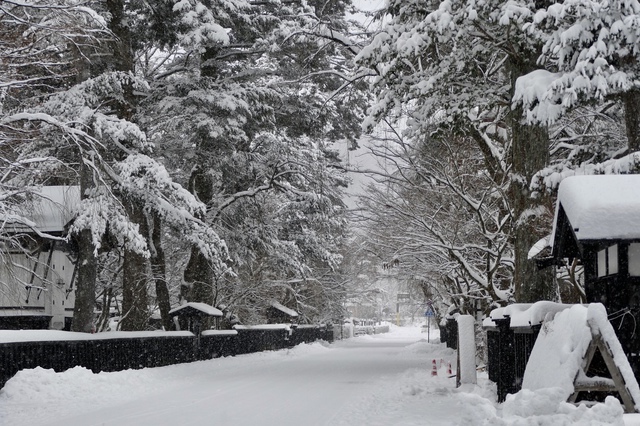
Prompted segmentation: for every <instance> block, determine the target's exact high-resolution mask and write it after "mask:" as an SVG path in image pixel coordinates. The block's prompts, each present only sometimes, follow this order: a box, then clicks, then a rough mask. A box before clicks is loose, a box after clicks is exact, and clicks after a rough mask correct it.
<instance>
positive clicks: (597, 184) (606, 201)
mask: <svg viewBox="0 0 640 426" xmlns="http://www.w3.org/2000/svg"><path fill="white" fill-rule="evenodd" d="M638 188H640V175H591V176H571V177H568V178H566V179H563V180H562V182H561V183H560V186H559V188H558V207H557V208H556V217H555V220H554V226H553V233H552V235H555V233H556V231H555V230H556V227H557V222H558V212H559V210H560V209H559V207H560V206H562V209H563V210H564V213H565V215H566V216H567V218H568V219H569V222H570V223H571V225H572V227H573V231H574V233H575V236H576V238H577V239H578V240H598V239H616V238H624V239H633V238H640V213H639V212H640V190H638ZM551 244H552V245H553V241H551Z"/></svg>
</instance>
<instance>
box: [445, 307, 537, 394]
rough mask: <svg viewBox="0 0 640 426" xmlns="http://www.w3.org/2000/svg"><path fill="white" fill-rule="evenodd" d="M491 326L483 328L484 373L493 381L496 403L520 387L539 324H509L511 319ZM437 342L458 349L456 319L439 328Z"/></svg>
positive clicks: (497, 321) (506, 318)
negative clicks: (485, 334)
mask: <svg viewBox="0 0 640 426" xmlns="http://www.w3.org/2000/svg"><path fill="white" fill-rule="evenodd" d="M493 322H494V323H495V327H491V328H486V331H487V373H488V376H489V380H491V381H492V382H495V383H496V387H497V391H498V402H504V400H505V399H506V397H507V395H508V394H510V393H516V392H518V391H519V390H520V389H521V388H522V379H523V378H524V371H525V369H526V368H527V362H528V361H529V356H530V355H531V351H532V350H533V345H534V344H535V342H536V338H537V337H538V333H539V332H540V328H541V326H540V325H536V326H532V327H511V319H510V318H509V317H508V316H505V317H504V318H503V319H495V320H493ZM440 341H441V342H443V343H445V344H446V345H447V347H448V348H452V349H457V348H458V322H457V321H456V319H455V318H449V319H447V321H446V323H445V324H443V325H442V326H441V327H440Z"/></svg>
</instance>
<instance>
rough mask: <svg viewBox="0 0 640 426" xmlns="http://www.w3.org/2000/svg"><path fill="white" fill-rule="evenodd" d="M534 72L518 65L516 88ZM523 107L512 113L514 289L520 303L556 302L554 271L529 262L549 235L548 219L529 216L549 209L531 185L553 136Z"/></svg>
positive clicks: (544, 161)
mask: <svg viewBox="0 0 640 426" xmlns="http://www.w3.org/2000/svg"><path fill="white" fill-rule="evenodd" d="M529 71H530V69H527V67H523V66H517V65H514V66H513V68H512V81H513V85H512V87H515V80H516V79H517V77H519V76H522V75H524V74H526V73H527V72H529ZM522 116H523V111H522V108H521V107H518V108H515V109H513V110H512V111H511V123H510V124H511V130H512V146H511V164H512V172H511V175H512V182H511V193H510V198H511V203H512V204H511V206H512V211H513V219H514V221H515V222H514V228H513V247H514V258H515V259H514V262H515V265H514V286H515V299H516V301H517V302H518V303H533V302H536V301H538V300H556V299H557V295H558V292H557V288H556V284H555V279H554V274H553V268H546V269H542V270H539V269H538V268H537V266H536V265H535V262H533V261H532V260H530V259H528V255H529V250H530V249H531V247H532V246H533V245H534V244H535V243H536V242H537V241H538V240H540V239H541V238H542V237H544V236H545V234H546V233H547V228H548V226H547V225H546V224H545V219H546V217H544V216H543V217H540V215H539V214H534V215H529V213H531V212H532V211H533V209H535V208H536V207H541V206H542V207H544V208H546V209H548V205H549V204H550V202H549V199H548V197H547V196H545V195H544V194H540V196H539V197H538V198H536V199H534V198H532V197H531V193H530V191H529V185H530V183H531V179H532V178H533V175H534V174H535V173H536V172H537V171H539V170H541V169H542V168H544V167H545V166H546V165H547V164H548V163H549V133H548V130H547V127H546V126H541V125H528V124H524V123H523V120H522Z"/></svg>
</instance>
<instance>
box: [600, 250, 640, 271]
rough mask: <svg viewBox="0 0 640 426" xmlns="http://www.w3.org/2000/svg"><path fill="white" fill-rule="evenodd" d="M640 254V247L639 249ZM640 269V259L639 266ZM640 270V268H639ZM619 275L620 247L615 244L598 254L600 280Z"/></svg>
mask: <svg viewBox="0 0 640 426" xmlns="http://www.w3.org/2000/svg"><path fill="white" fill-rule="evenodd" d="M639 254H640V247H639ZM638 266H639V267H640V258H639V265H638ZM639 269H640V268H639ZM617 273H618V245H617V244H614V245H612V246H609V247H607V248H605V249H602V250H600V251H599V252H598V278H600V277H604V276H606V275H613V274H617Z"/></svg>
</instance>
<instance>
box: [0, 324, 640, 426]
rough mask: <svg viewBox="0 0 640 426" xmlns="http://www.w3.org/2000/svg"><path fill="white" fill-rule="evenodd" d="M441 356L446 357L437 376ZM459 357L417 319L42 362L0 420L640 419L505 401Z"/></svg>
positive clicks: (613, 411) (525, 395)
mask: <svg viewBox="0 0 640 426" xmlns="http://www.w3.org/2000/svg"><path fill="white" fill-rule="evenodd" d="M434 334H436V337H437V332H432V334H431V336H432V342H433V336H434ZM436 342H437V340H436ZM433 359H436V361H437V364H438V366H440V365H441V360H442V366H441V367H440V368H439V370H438V376H432V375H431V367H432V360H433ZM449 361H451V362H452V364H453V365H454V366H455V362H454V361H455V353H454V351H452V350H450V349H446V348H445V347H444V345H441V344H439V343H427V342H426V335H425V334H421V333H420V329H419V328H418V327H408V328H398V327H392V332H391V333H388V334H380V335H375V336H361V337H356V338H352V339H348V340H344V341H339V342H336V343H334V344H331V345H328V344H321V343H314V344H310V345H300V346H298V347H296V348H293V349H291V350H283V351H278V352H263V353H257V354H250V355H243V356H238V357H233V358H221V359H214V360H210V361H202V362H196V363H192V364H181V365H174V366H169V367H161V368H153V369H144V370H129V371H123V372H117V373H100V374H93V373H91V372H90V371H87V370H85V369H83V368H74V369H72V370H69V371H67V372H64V373H54V372H52V371H49V370H43V369H34V370H27V371H22V372H20V373H19V374H18V375H16V376H15V377H14V378H13V379H11V380H10V381H9V382H8V383H7V384H6V386H5V387H4V388H3V389H2V391H0V425H2V426H14V425H15V426H29V425H50V426H53V425H61V426H62V425H64V426H90V425H109V426H115V425H118V426H126V425H131V426H133V425H135V426H144V425H149V426H156V425H180V426H182V425H198V426H200V425H234V426H236V425H263V426H270V425H277V426H286V425H296V426H299V425H305V426H306V425H338V426H340V425H344V426H347V425H348V426H359V425H363V426H364V425H367V426H375V425H379V426H383V425H384V426H386V425H407V426H408V425H465V426H470V425H549V426H555V425H568V424H576V425H607V424H612V425H624V424H626V425H628V426H631V425H633V426H638V425H640V418H639V417H638V416H639V415H624V417H623V415H622V409H621V407H620V404H619V403H618V402H617V400H615V401H614V400H609V401H608V403H607V404H599V405H597V406H596V407H595V408H591V409H587V408H586V407H584V406H582V407H574V406H571V405H569V404H565V403H558V402H556V401H555V399H554V395H555V394H554V391H553V390H549V391H547V392H536V393H534V392H531V391H528V392H521V393H519V394H518V395H516V396H515V397H512V398H510V399H509V400H508V401H507V402H506V403H504V404H501V405H500V404H496V403H495V388H494V386H493V385H492V384H491V382H489V381H488V380H487V378H486V375H484V374H482V373H481V374H479V377H478V385H477V386H476V385H465V387H463V388H460V389H456V387H455V379H453V378H449V377H447V364H448V362H449ZM454 368H455V367H454Z"/></svg>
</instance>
